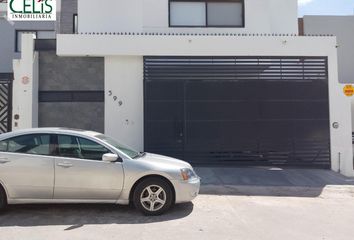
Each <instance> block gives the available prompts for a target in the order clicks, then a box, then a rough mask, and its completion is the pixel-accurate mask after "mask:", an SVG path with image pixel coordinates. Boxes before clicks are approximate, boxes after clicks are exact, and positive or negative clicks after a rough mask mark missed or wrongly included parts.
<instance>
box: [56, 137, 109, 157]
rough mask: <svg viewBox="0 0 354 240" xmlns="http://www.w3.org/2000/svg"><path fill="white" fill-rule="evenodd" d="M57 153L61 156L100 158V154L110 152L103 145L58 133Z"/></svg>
mask: <svg viewBox="0 0 354 240" xmlns="http://www.w3.org/2000/svg"><path fill="white" fill-rule="evenodd" d="M58 143H59V155H60V156H61V157H70V158H81V159H88V160H102V155H103V154H105V153H110V151H109V150H108V149H107V148H105V147H104V146H102V145H100V144H98V143H96V142H94V141H91V140H88V139H85V138H80V137H75V136H69V135H59V136H58Z"/></svg>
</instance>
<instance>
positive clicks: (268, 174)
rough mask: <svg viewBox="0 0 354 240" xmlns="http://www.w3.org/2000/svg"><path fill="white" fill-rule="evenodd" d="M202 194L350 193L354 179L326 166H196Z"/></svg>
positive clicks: (295, 194)
mask: <svg viewBox="0 0 354 240" xmlns="http://www.w3.org/2000/svg"><path fill="white" fill-rule="evenodd" d="M195 170H196V172H197V174H198V175H199V176H200V177H201V182H202V186H201V190H200V193H201V194H209V195H236V196H284V197H319V196H323V195H326V194H327V195H328V194H336V193H343V192H344V193H349V194H350V195H351V196H354V179H353V178H347V177H344V176H343V175H341V174H338V173H335V172H333V171H330V170H323V169H294V168H275V167H238V168H236V167H229V168H216V167H213V168H211V167H210V168H209V167H195Z"/></svg>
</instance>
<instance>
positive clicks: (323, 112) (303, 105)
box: [294, 101, 328, 121]
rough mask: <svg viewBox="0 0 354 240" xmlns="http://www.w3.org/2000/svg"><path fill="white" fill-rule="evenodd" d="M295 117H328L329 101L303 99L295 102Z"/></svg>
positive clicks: (320, 118)
mask: <svg viewBox="0 0 354 240" xmlns="http://www.w3.org/2000/svg"><path fill="white" fill-rule="evenodd" d="M294 105H295V109H294V119H305V120H306V119H318V120H319V121H321V120H323V119H326V120H327V119H328V102H327V101H319V102H313V101H301V102H295V103H294Z"/></svg>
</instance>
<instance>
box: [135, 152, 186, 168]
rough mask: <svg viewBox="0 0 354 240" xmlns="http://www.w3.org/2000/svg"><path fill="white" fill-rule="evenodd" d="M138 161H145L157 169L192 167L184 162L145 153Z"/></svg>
mask: <svg viewBox="0 0 354 240" xmlns="http://www.w3.org/2000/svg"><path fill="white" fill-rule="evenodd" d="M139 160H141V161H147V162H149V163H150V164H152V165H156V166H159V167H162V166H165V167H176V168H192V166H191V165H190V164H189V163H187V162H185V161H182V160H179V159H176V158H172V157H167V156H163V155H159V154H154V153H146V154H145V155H144V156H143V157H141V158H139Z"/></svg>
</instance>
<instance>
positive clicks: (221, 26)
mask: <svg viewBox="0 0 354 240" xmlns="http://www.w3.org/2000/svg"><path fill="white" fill-rule="evenodd" d="M171 2H204V3H205V25H177V26H176V25H171ZM208 2H213V3H233V2H240V3H241V4H242V25H211V26H209V25H208ZM168 27H170V28H245V0H221V1H218V0H168Z"/></svg>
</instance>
